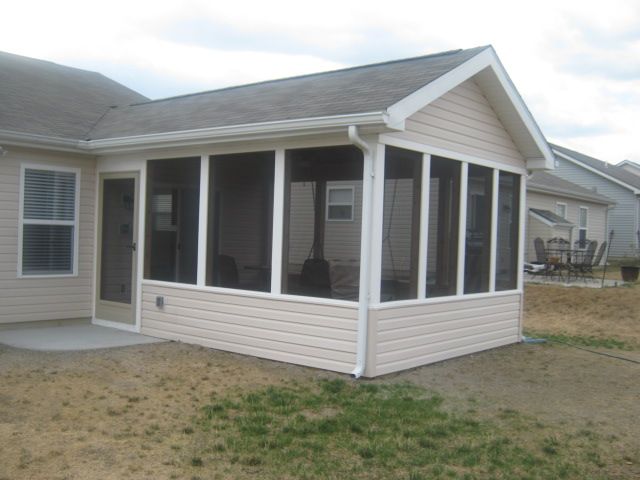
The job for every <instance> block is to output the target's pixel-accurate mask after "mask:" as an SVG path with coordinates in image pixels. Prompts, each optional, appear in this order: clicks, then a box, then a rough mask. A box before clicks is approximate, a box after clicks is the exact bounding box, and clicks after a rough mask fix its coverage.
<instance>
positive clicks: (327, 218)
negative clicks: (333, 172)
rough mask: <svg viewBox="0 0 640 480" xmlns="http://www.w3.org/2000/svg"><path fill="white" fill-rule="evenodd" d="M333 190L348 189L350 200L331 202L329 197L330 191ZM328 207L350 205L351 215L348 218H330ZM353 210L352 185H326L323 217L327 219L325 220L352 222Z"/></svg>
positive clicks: (353, 191) (353, 195)
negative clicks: (325, 203)
mask: <svg viewBox="0 0 640 480" xmlns="http://www.w3.org/2000/svg"><path fill="white" fill-rule="evenodd" d="M333 190H350V191H351V202H349V203H331V201H330V200H329V198H330V197H331V191H333ZM329 207H351V217H350V218H330V217H329ZM354 210H355V187H354V186H353V185H335V186H331V187H330V186H327V208H326V213H325V219H326V220H327V222H353V217H354V212H353V211H354Z"/></svg>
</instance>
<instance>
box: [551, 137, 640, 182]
mask: <svg viewBox="0 0 640 480" xmlns="http://www.w3.org/2000/svg"><path fill="white" fill-rule="evenodd" d="M550 145H551V148H552V149H553V150H554V152H555V153H556V155H557V156H558V157H559V158H564V159H566V160H570V161H571V160H573V162H574V163H577V164H578V165H581V166H583V167H585V168H587V169H588V170H590V171H592V172H593V173H595V174H597V175H600V176H601V177H604V178H607V179H608V180H611V181H613V182H614V183H618V184H622V186H624V187H626V188H628V189H630V190H633V192H634V193H636V194H640V177H638V176H636V175H634V174H632V173H630V172H627V171H626V170H625V169H624V168H622V167H619V166H617V165H610V164H608V163H606V162H604V161H602V160H598V159H597V158H593V157H590V156H588V155H585V154H584V153H580V152H576V151H575V150H570V149H568V148H566V147H561V146H560V145H555V144H550ZM567 157H568V158H567Z"/></svg>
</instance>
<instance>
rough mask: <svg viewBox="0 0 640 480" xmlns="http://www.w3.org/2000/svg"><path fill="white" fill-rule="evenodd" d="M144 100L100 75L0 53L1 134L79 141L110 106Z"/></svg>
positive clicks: (142, 97)
mask: <svg viewBox="0 0 640 480" xmlns="http://www.w3.org/2000/svg"><path fill="white" fill-rule="evenodd" d="M144 100H146V97H144V96H143V95H140V94H139V93H136V92H134V91H133V90H131V89H129V88H127V87H125V86H124V85H121V84H119V83H117V82H115V81H113V80H111V79H109V78H107V77H105V76H104V75H102V74H100V73H95V72H90V71H87V70H81V69H78V68H71V67H65V66H63V65H58V64H55V63H52V62H47V61H44V60H37V59H34V58H29V57H23V56H20V55H14V54H11V53H6V52H0V130H5V131H10V132H20V133H26V134H34V135H44V136H49V137H59V138H69V139H81V138H85V136H86V134H87V132H88V131H89V130H90V129H91V128H92V127H93V126H94V125H95V123H96V122H97V121H98V120H99V119H100V117H101V116H102V115H104V113H105V112H106V111H107V109H108V108H109V107H110V106H112V105H123V104H129V103H132V102H140V101H144Z"/></svg>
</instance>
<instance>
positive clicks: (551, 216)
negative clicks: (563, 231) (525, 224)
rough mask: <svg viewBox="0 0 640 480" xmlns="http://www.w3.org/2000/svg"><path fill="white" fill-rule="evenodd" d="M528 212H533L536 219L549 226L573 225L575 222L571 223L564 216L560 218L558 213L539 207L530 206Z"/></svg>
mask: <svg viewBox="0 0 640 480" xmlns="http://www.w3.org/2000/svg"><path fill="white" fill-rule="evenodd" d="M529 214H533V216H534V217H536V218H537V219H538V220H540V221H542V222H544V223H545V224H547V225H549V226H550V227H574V226H575V224H574V223H571V222H570V221H569V220H567V219H566V218H562V217H561V216H560V215H556V214H555V213H553V212H550V211H549V210H542V209H539V208H530V209H529Z"/></svg>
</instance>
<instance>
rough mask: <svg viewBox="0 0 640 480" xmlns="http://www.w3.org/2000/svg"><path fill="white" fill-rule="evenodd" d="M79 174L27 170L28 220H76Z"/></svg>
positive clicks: (26, 210)
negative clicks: (77, 179)
mask: <svg viewBox="0 0 640 480" xmlns="http://www.w3.org/2000/svg"><path fill="white" fill-rule="evenodd" d="M75 204H76V174H75V173H74V172H60V171H56V170H37V169H32V168H26V169H25V171H24V207H23V209H24V213H23V215H24V218H25V219H26V220H67V221H74V220H75Z"/></svg>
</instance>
